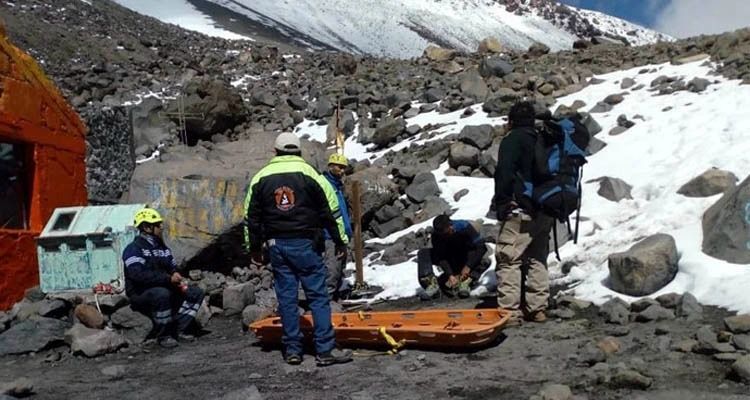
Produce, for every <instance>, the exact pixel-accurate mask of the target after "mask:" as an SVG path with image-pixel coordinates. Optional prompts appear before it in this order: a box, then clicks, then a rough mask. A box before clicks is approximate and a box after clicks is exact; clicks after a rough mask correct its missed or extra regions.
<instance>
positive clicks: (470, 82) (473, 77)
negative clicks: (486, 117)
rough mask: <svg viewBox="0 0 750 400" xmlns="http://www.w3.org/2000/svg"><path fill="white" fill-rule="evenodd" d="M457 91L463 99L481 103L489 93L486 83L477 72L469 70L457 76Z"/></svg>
mask: <svg viewBox="0 0 750 400" xmlns="http://www.w3.org/2000/svg"><path fill="white" fill-rule="evenodd" d="M458 80H459V89H460V90H461V94H462V95H463V96H464V97H465V98H471V99H474V101H476V102H483V101H484V100H485V99H486V98H487V95H488V94H489V93H490V90H489V88H488V87H487V83H486V82H485V81H484V79H483V78H482V76H481V75H480V74H479V71H477V70H476V69H470V70H468V71H465V72H463V73H461V75H459V76H458Z"/></svg>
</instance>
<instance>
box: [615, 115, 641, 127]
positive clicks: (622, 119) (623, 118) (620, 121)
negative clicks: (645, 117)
mask: <svg viewBox="0 0 750 400" xmlns="http://www.w3.org/2000/svg"><path fill="white" fill-rule="evenodd" d="M636 117H637V116H636ZM617 126H622V127H623V128H628V129H630V128H632V127H634V126H635V122H633V121H631V120H629V119H628V117H627V115H625V114H620V115H619V116H618V117H617Z"/></svg>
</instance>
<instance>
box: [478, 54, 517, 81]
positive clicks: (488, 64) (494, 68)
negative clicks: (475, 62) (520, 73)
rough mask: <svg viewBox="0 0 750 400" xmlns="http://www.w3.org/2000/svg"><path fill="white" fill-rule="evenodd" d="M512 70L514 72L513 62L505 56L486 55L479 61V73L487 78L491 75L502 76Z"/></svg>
mask: <svg viewBox="0 0 750 400" xmlns="http://www.w3.org/2000/svg"><path fill="white" fill-rule="evenodd" d="M511 72H513V64H511V63H510V61H509V60H507V59H506V58H504V57H500V56H489V57H484V58H482V61H481V62H480V63H479V73H480V74H481V75H482V76H483V77H485V78H489V77H491V76H494V77H498V78H502V77H504V76H505V75H508V74H509V73H511Z"/></svg>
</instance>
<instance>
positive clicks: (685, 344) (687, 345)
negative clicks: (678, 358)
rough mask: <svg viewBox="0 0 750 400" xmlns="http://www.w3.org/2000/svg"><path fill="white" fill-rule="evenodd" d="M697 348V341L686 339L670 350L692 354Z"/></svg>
mask: <svg viewBox="0 0 750 400" xmlns="http://www.w3.org/2000/svg"><path fill="white" fill-rule="evenodd" d="M696 346H698V341H697V340H693V339H685V340H681V341H679V342H677V343H675V344H673V345H672V346H671V347H670V348H671V349H672V350H674V351H679V352H682V353H690V352H691V351H693V349H694V348H695V347H696Z"/></svg>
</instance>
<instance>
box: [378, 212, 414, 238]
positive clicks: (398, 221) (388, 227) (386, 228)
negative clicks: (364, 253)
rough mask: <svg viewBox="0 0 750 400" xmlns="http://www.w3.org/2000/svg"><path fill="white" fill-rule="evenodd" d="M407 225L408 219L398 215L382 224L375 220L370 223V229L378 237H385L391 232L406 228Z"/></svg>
mask: <svg viewBox="0 0 750 400" xmlns="http://www.w3.org/2000/svg"><path fill="white" fill-rule="evenodd" d="M409 225H410V223H409V221H408V220H407V219H406V218H404V217H403V216H398V217H396V218H394V219H392V220H390V221H388V222H386V223H383V224H378V223H377V222H372V223H370V227H371V228H372V231H373V232H375V234H376V235H378V237H379V238H385V237H387V236H388V235H390V234H392V233H395V232H398V231H400V230H403V229H406V228H407V227H409Z"/></svg>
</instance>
